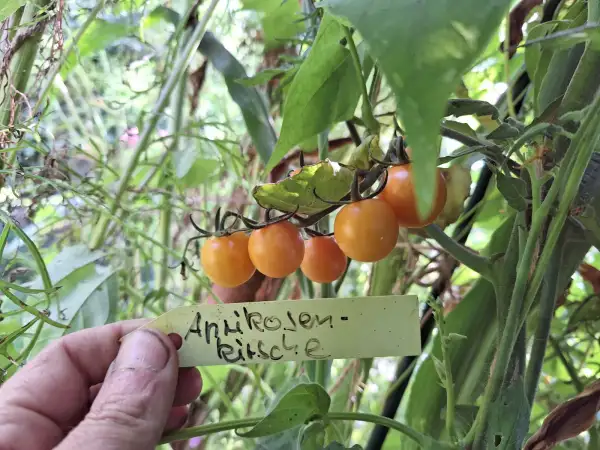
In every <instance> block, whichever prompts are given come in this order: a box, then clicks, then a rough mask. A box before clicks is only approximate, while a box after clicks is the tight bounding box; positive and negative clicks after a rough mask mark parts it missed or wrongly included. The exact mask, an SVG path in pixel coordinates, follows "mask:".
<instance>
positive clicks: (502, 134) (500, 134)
mask: <svg viewBox="0 0 600 450" xmlns="http://www.w3.org/2000/svg"><path fill="white" fill-rule="evenodd" d="M520 134H521V131H520V130H519V129H518V128H517V127H514V126H512V125H510V124H508V123H506V122H503V123H501V124H500V126H499V127H498V128H496V129H495V130H494V131H492V132H491V133H489V134H488V135H487V136H486V139H493V140H504V139H512V138H515V137H517V136H519V135H520Z"/></svg>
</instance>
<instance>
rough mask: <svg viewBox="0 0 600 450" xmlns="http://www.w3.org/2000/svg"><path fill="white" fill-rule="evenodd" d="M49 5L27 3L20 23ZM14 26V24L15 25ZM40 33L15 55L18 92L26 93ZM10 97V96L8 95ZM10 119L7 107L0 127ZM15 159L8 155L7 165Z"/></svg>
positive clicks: (0, 120)
mask: <svg viewBox="0 0 600 450" xmlns="http://www.w3.org/2000/svg"><path fill="white" fill-rule="evenodd" d="M49 4H50V0H42V1H41V2H39V5H36V4H35V3H28V4H27V5H26V6H25V9H24V11H23V15H22V18H21V23H31V22H33V21H34V18H35V14H36V12H37V10H38V8H39V7H40V6H41V7H45V6H47V5H49ZM15 25H16V24H15ZM42 34H43V33H42V32H39V33H36V34H34V35H32V36H31V37H30V38H29V39H28V40H27V41H26V42H25V43H24V44H23V46H22V47H21V49H20V50H19V51H18V53H17V54H16V55H15V59H16V61H15V62H14V63H13V64H14V65H13V67H14V69H13V70H12V73H13V76H14V81H13V85H14V87H15V89H16V90H17V91H18V92H21V93H25V92H26V91H27V83H28V82H29V77H30V75H31V69H32V68H33V63H34V62H35V57H36V55H37V52H38V47H39V45H40V41H41V40H42ZM7 92H8V91H7ZM8 95H9V96H10V94H8ZM6 100H8V99H7V98H5V99H4V101H3V102H2V103H5V104H6V103H7V102H6ZM18 114H19V108H18V107H17V108H16V110H15V116H17V115H18ZM10 117H11V111H10V107H7V108H6V109H5V110H4V113H3V114H2V115H1V116H0V125H4V126H7V125H8V124H9V121H10ZM16 159H17V152H12V153H10V155H9V157H8V164H9V166H12V165H13V164H14V163H15V161H16Z"/></svg>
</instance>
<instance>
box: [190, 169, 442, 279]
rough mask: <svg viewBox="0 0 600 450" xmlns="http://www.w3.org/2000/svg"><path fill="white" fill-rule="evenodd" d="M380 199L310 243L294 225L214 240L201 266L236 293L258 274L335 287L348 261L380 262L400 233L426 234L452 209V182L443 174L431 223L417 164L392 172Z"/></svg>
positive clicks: (342, 215) (348, 213)
mask: <svg viewBox="0 0 600 450" xmlns="http://www.w3.org/2000/svg"><path fill="white" fill-rule="evenodd" d="M386 170H387V182H386V184H385V187H384V188H383V190H382V191H381V192H380V193H379V195H377V196H375V197H373V198H365V199H361V200H358V201H354V202H351V203H349V204H346V205H344V206H343V207H342V208H341V209H340V211H339V212H338V214H337V215H336V217H335V222H334V232H333V236H328V235H314V234H313V235H312V236H310V237H309V238H308V239H307V240H305V239H304V238H303V237H302V234H301V229H300V228H299V227H298V226H297V225H295V224H294V223H292V222H291V221H289V220H282V221H274V222H273V223H269V224H267V225H266V226H264V227H261V228H257V229H254V230H252V231H251V233H250V234H249V235H248V234H246V233H245V232H243V231H237V232H233V233H232V234H226V235H222V236H213V237H210V238H209V239H208V240H207V241H206V243H205V244H204V245H203V247H202V250H201V255H200V260H201V263H202V266H203V268H204V272H205V273H206V275H207V276H208V277H209V278H210V279H211V281H212V282H214V283H215V284H217V285H220V286H223V287H235V286H239V285H241V284H243V283H245V282H246V281H248V280H249V279H250V278H251V277H252V275H254V273H255V271H256V270H258V271H260V272H261V273H263V274H264V275H266V276H268V277H271V278H283V277H286V276H288V275H290V274H292V273H293V272H295V271H296V270H297V269H298V268H300V269H301V270H302V272H303V273H304V275H305V276H306V277H307V278H308V279H309V280H311V281H314V282H316V283H331V282H333V281H335V280H337V279H339V278H340V277H341V276H342V274H343V273H344V272H345V270H346V266H347V264H348V258H350V259H354V260H356V261H360V262H376V261H379V260H381V259H383V258H385V257H386V256H388V255H389V254H390V252H391V251H392V250H393V249H394V247H395V246H396V242H397V240H398V235H399V232H400V228H422V227H424V226H426V225H429V224H431V223H433V222H434V221H435V220H436V218H437V217H438V215H439V214H440V212H441V211H442V210H443V209H444V205H445V203H446V182H445V179H444V177H443V175H442V173H441V171H439V170H438V172H437V179H436V183H437V190H436V196H435V201H434V205H433V207H432V211H431V213H430V215H429V217H427V218H426V219H424V220H423V219H421V218H420V217H419V214H418V212H417V206H416V196H415V190H414V182H413V175H412V170H411V164H410V163H409V164H403V165H397V166H393V167H390V168H388V169H386Z"/></svg>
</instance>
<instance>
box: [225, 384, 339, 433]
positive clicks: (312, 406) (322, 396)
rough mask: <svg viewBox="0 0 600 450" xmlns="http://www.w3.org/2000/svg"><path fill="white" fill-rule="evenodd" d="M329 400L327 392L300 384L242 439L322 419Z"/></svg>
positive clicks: (288, 392)
mask: <svg viewBox="0 0 600 450" xmlns="http://www.w3.org/2000/svg"><path fill="white" fill-rule="evenodd" d="M330 403H331V400H330V398H329V394H327V391H325V389H323V388H322V387H321V385H319V384H316V383H302V384H299V385H297V386H294V387H293V388H292V389H290V390H289V391H287V392H286V393H285V395H283V397H281V399H280V400H279V401H278V402H277V403H276V404H275V406H274V407H273V408H272V409H271V410H270V411H269V412H268V413H267V415H266V417H265V418H264V419H263V420H261V421H260V422H259V423H258V424H256V425H255V426H254V427H252V428H251V429H250V430H249V431H247V432H245V433H240V432H237V434H238V435H239V436H242V437H260V436H267V435H271V434H275V433H280V432H282V431H285V430H289V429H291V428H294V427H296V426H298V425H301V424H303V423H306V422H307V421H308V420H311V419H315V418H318V417H324V416H325V415H326V414H327V412H328V411H329V405H330Z"/></svg>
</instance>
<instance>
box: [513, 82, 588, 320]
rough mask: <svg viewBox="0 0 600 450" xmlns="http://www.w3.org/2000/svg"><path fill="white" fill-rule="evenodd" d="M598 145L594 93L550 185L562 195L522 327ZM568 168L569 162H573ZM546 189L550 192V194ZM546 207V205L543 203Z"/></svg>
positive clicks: (535, 271)
mask: <svg viewBox="0 0 600 450" xmlns="http://www.w3.org/2000/svg"><path fill="white" fill-rule="evenodd" d="M599 141H600V90H599V91H598V92H597V93H596V96H595V98H594V101H593V103H592V104H591V105H590V109H589V111H588V113H587V115H586V117H585V119H584V120H583V122H582V124H581V126H580V128H579V130H578V131H577V134H576V135H575V137H574V138H573V140H572V141H571V145H570V146H569V149H568V151H567V155H566V156H565V160H564V161H563V163H562V166H561V169H560V171H559V173H558V176H557V179H556V180H555V182H554V183H553V185H552V188H554V186H555V185H556V186H559V187H561V188H562V187H563V186H564V188H562V189H561V190H562V195H561V198H560V201H559V204H558V212H557V213H556V215H555V216H554V219H553V220H552V222H551V223H550V228H549V230H548V236H547V238H546V242H545V244H544V249H543V250H542V254H541V255H540V258H539V260H538V263H537V264H536V267H535V270H534V272H533V277H532V281H531V283H530V286H529V289H528V292H527V297H526V301H525V309H524V311H523V317H522V323H523V322H524V321H525V318H526V316H527V313H528V312H529V310H530V309H531V306H532V305H533V302H534V300H535V296H536V295H537V292H538V290H539V288H540V285H541V283H542V279H543V277H544V272H545V270H546V267H547V265H548V263H549V261H550V257H551V255H552V251H553V249H554V247H555V246H556V242H557V241H558V238H559V237H560V233H561V231H562V229H563V226H564V223H565V221H566V220H567V216H568V215H569V212H570V208H571V204H572V203H573V200H574V199H575V197H576V195H577V193H578V191H579V186H580V185H581V180H582V178H583V174H584V172H585V169H586V167H587V165H588V164H589V161H590V158H591V157H592V153H593V152H594V149H596V148H597V145H598V143H599ZM573 159H575V160H574V161H573V163H572V164H571V160H573ZM552 188H550V191H552ZM544 203H546V201H544Z"/></svg>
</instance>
